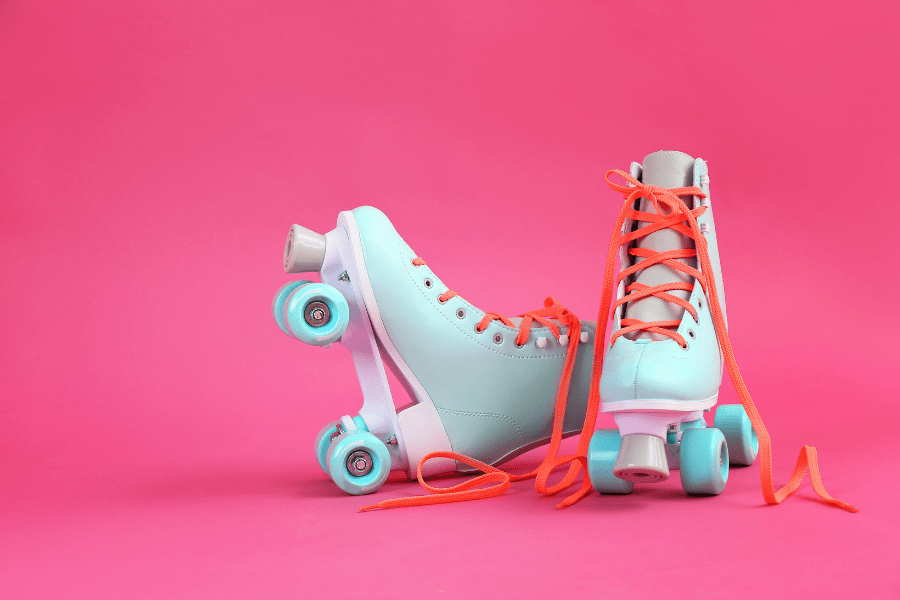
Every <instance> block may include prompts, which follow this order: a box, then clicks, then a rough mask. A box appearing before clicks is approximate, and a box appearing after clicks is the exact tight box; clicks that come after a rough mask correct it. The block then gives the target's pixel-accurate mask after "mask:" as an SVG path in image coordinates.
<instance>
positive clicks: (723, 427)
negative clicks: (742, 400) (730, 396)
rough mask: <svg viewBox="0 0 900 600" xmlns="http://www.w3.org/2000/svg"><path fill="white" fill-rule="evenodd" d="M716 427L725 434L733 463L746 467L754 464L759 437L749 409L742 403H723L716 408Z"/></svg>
mask: <svg viewBox="0 0 900 600" xmlns="http://www.w3.org/2000/svg"><path fill="white" fill-rule="evenodd" d="M714 425H715V428H716V429H718V430H719V431H721V432H722V434H723V435H724V436H725V442H727V443H728V456H729V458H730V460H731V464H733V465H738V466H741V467H746V466H749V465H752V464H753V461H755V460H756V455H757V453H758V452H759V438H757V437H756V432H755V431H754V430H753V425H752V424H751V423H750V417H748V416H747V411H745V410H744V407H743V406H741V405H740V404H723V405H722V406H720V407H719V408H717V409H716V419H715V422H714Z"/></svg>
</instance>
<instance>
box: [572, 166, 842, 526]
mask: <svg viewBox="0 0 900 600" xmlns="http://www.w3.org/2000/svg"><path fill="white" fill-rule="evenodd" d="M612 174H616V175H619V176H620V177H622V178H623V179H625V181H626V182H627V185H619V184H616V183H613V182H612V181H610V179H609V177H610V175H612ZM606 182H607V184H608V185H609V187H610V188H612V189H613V190H615V191H617V192H619V193H621V194H622V195H623V196H624V198H625V203H624V205H623V206H622V210H621V211H620V212H619V217H618V219H617V220H616V225H615V226H614V228H613V236H612V239H611V240H610V245H609V252H608V254H607V264H606V271H605V276H604V286H603V299H602V300H601V303H600V319H601V322H600V323H598V328H597V333H596V339H595V347H594V360H595V365H594V371H593V381H592V385H591V395H590V399H589V407H593V406H595V405H596V404H597V403H598V402H599V403H600V409H601V410H602V411H604V412H608V413H611V414H612V416H613V418H614V419H615V421H616V425H618V427H619V429H618V431H616V430H599V431H596V432H595V433H594V435H593V437H592V438H591V442H590V445H589V447H588V451H587V455H586V456H579V459H580V460H585V461H586V463H587V469H588V473H589V476H590V480H591V483H592V484H593V487H594V489H595V490H597V491H599V492H601V493H607V494H627V493H629V492H631V490H632V489H633V487H634V484H635V482H645V481H646V482H654V481H662V480H664V479H666V478H667V477H668V476H669V470H670V469H679V471H680V473H681V485H682V488H683V489H684V491H685V492H687V493H688V494H694V495H716V494H719V493H721V492H722V490H723V489H724V488H725V483H726V481H727V480H728V468H729V463H731V464H732V465H750V464H752V463H753V462H754V460H755V459H756V456H757V452H758V453H759V458H760V461H759V462H760V469H759V474H760V487H761V488H762V494H763V498H765V501H766V503H768V504H780V503H781V502H782V501H784V499H785V498H787V497H788V496H790V495H791V494H793V493H794V492H795V491H796V490H797V489H798V488H799V487H800V483H801V482H802V481H803V479H804V477H805V475H806V472H807V471H809V475H810V482H811V483H812V487H813V489H814V490H815V492H816V493H817V494H818V495H819V497H820V498H821V499H822V500H823V501H824V502H825V503H826V504H828V505H831V506H834V507H837V508H842V509H844V510H847V511H850V512H856V511H857V509H856V508H855V507H853V506H851V505H850V504H847V503H846V502H844V501H842V500H838V499H836V498H833V497H832V496H830V495H829V494H828V492H827V491H826V490H825V486H824V484H823V483H822V476H821V473H820V471H819V464H818V455H817V453H816V449H815V448H814V447H812V446H803V447H802V448H801V450H800V455H799V456H798V458H797V462H796V463H795V465H794V470H793V472H792V474H791V477H790V480H789V481H788V482H787V483H786V484H785V485H783V486H782V487H781V488H776V487H775V483H774V477H773V472H772V471H773V470H772V444H771V439H770V437H769V433H768V431H767V430H766V426H765V424H764V423H763V421H762V418H761V417H760V415H759V411H758V410H757V408H756V405H755V404H754V402H753V399H752V398H751V397H750V392H749V390H748V389H747V385H746V384H745V383H744V379H743V377H742V376H741V372H740V369H739V368H738V366H737V359H736V358H735V356H734V350H733V349H732V347H731V341H730V339H729V337H728V324H727V320H726V315H725V298H724V293H723V291H722V271H721V268H720V266H719V251H718V244H717V243H716V227H715V222H714V220H713V213H712V206H711V204H710V198H709V174H708V170H707V166H706V163H705V162H704V161H703V160H701V159H699V158H698V159H696V160H695V159H693V158H691V157H690V156H688V155H687V154H684V153H681V152H655V153H653V154H650V155H649V156H647V157H646V158H645V159H644V164H643V165H639V164H637V163H633V164H632V166H631V174H630V175H629V174H628V173H624V172H622V171H608V172H607V173H606ZM616 254H618V261H619V265H620V267H621V272H620V273H619V276H618V279H617V280H616V281H615V285H613V283H614V282H613V274H614V262H615V259H616ZM613 289H615V294H616V300H615V302H612V295H613ZM610 308H612V311H613V314H612V317H613V321H614V333H613V334H612V336H611V338H610V346H609V349H608V350H607V352H606V355H605V356H603V353H602V352H601V346H602V340H603V339H604V337H605V332H606V317H607V315H608V314H609V310H610ZM723 364H724V365H725V367H727V369H728V374H729V376H730V377H731V381H732V383H733V384H734V389H735V391H736V392H737V395H738V398H740V400H741V404H739V405H724V406H720V407H719V408H718V410H717V411H716V414H715V420H714V422H713V427H709V426H708V425H707V423H706V420H705V419H704V413H705V412H708V411H709V410H711V409H712V407H713V406H714V405H715V404H716V400H717V398H718V392H719V385H720V384H721V382H722V366H723ZM589 410H590V409H589ZM582 495H583V494H582Z"/></svg>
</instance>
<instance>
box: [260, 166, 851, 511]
mask: <svg viewBox="0 0 900 600" xmlns="http://www.w3.org/2000/svg"><path fill="white" fill-rule="evenodd" d="M612 173H614V172H613V171H610V172H609V173H607V182H608V183H609V185H610V187H612V188H613V189H614V190H616V191H619V192H621V193H623V195H624V196H625V198H626V200H625V205H624V206H623V209H622V211H621V212H620V215H619V218H618V221H617V224H616V227H615V229H614V235H613V239H612V241H611V243H610V249H609V256H608V262H607V265H606V269H605V271H606V277H605V279H606V281H605V285H604V293H603V294H604V295H603V300H602V303H601V309H600V316H599V318H598V322H597V323H594V322H588V321H580V320H579V319H578V318H577V317H575V316H574V315H572V314H571V313H570V312H569V311H568V310H567V309H565V308H564V307H563V306H562V305H560V304H559V303H558V302H556V301H555V300H553V299H552V298H551V299H548V300H547V301H546V302H545V306H544V307H543V308H541V309H538V310H535V311H531V312H529V313H524V314H523V315H520V316H519V317H515V318H507V317H505V316H503V315H500V314H497V313H491V312H485V311H482V310H480V309H478V308H477V307H475V306H473V305H472V304H470V303H469V302H467V301H466V300H464V299H463V298H462V297H460V296H459V295H457V294H456V293H455V292H453V291H451V290H450V289H449V288H448V287H447V286H446V285H445V284H444V283H443V282H442V281H441V280H440V279H439V278H438V277H437V276H436V275H435V274H434V272H433V271H432V270H431V269H430V268H429V267H428V265H427V263H426V262H425V261H424V260H423V259H422V258H420V257H418V256H417V255H416V254H415V253H414V252H413V251H412V249H410V247H409V246H408V245H407V244H406V243H405V242H404V241H403V239H402V238H401V237H400V236H399V235H398V234H397V232H396V231H395V229H394V227H393V226H392V225H391V223H390V221H388V219H387V217H385V215H384V214H382V213H381V212H380V211H378V210H376V209H374V208H371V207H361V208H357V209H354V210H352V211H347V212H342V213H340V215H339V217H338V223H337V227H336V228H335V229H334V230H332V231H330V232H329V233H327V234H326V235H324V236H323V235H320V234H317V233H314V232H312V231H310V230H308V229H305V228H303V227H300V226H298V225H294V226H293V227H292V228H291V230H290V232H289V234H288V239H287V242H286V245H285V252H284V269H285V271H286V272H288V273H306V272H318V273H319V276H320V279H321V281H320V282H310V281H303V280H301V281H293V282H291V283H289V284H287V285H285V286H284V287H282V288H281V290H279V292H278V294H277V295H276V297H275V299H274V301H273V304H272V311H273V315H274V318H275V321H276V322H277V323H278V325H279V327H280V328H281V329H282V330H283V331H284V332H285V333H286V334H288V335H290V336H292V337H295V338H297V339H299V340H300V341H303V342H305V343H307V344H311V345H317V346H323V347H329V346H330V345H331V344H333V343H335V342H340V344H341V345H343V346H344V347H346V348H347V349H348V350H349V351H350V353H351V356H352V358H353V362H354V365H355V367H356V372H357V376H358V377H359V382H360V386H361V387H362V392H363V405H362V408H361V409H360V411H359V414H358V415H356V416H351V415H345V416H343V417H341V418H340V419H339V420H336V421H334V422H332V423H329V424H327V425H326V426H325V427H324V428H323V429H322V431H321V432H320V433H319V435H318V436H317V437H316V440H315V444H314V450H315V455H316V458H317V460H318V463H319V465H320V466H321V467H322V469H323V470H324V471H325V472H326V473H328V474H329V475H330V476H331V478H332V480H333V481H334V482H335V484H337V486H338V487H340V488H341V489H342V490H344V491H345V492H347V493H350V494H355V495H360V494H368V493H371V492H373V491H375V490H377V489H378V488H379V487H380V486H381V485H382V484H383V483H384V482H385V480H386V479H387V477H388V474H389V473H390V471H392V470H398V471H404V472H405V473H406V475H407V476H408V477H409V478H411V479H413V478H416V477H418V478H419V480H420V481H422V483H423V485H424V486H425V487H426V488H427V489H428V490H429V491H431V492H433V493H434V495H430V496H418V497H414V498H408V499H398V500H389V501H386V502H382V503H380V504H378V505H376V506H378V507H391V506H404V505H411V504H430V503H437V502H446V501H456V500H466V499H471V498H477V497H485V496H490V495H496V494H499V493H502V492H503V491H505V489H506V488H507V487H508V485H509V482H510V481H511V480H516V479H522V478H526V477H535V478H536V479H537V488H538V491H540V492H542V493H545V494H553V493H556V492H558V491H560V490H562V489H564V488H566V487H568V486H570V485H571V484H572V483H573V482H574V480H575V479H576V477H577V475H578V473H579V471H580V470H581V469H582V468H584V467H586V471H587V474H586V477H585V481H584V482H583V484H582V488H581V490H580V491H579V492H578V493H576V494H575V495H573V496H571V497H570V498H569V499H567V500H566V502H564V503H563V504H565V505H567V504H571V503H573V502H575V501H577V500H578V499H580V498H581V497H583V496H584V495H587V494H588V493H590V491H591V488H593V489H594V490H596V491H598V492H601V493H607V494H627V493H630V492H631V491H632V489H633V487H634V484H635V483H652V482H659V481H663V480H665V479H667V478H668V477H669V473H670V470H672V469H678V470H679V471H680V474H681V483H682V487H683V489H684V491H685V492H687V493H688V494H692V495H715V494H719V493H721V492H722V491H723V490H724V488H725V484H726V481H727V479H728V471H729V465H750V464H752V463H753V462H754V460H755V459H756V457H757V453H758V452H759V451H760V444H762V451H763V453H764V459H765V460H764V463H765V464H764V465H763V468H762V469H761V471H762V472H763V493H764V496H765V497H766V500H767V501H769V502H770V503H777V502H780V501H781V499H783V498H779V497H778V495H779V494H781V495H782V496H786V495H789V494H790V493H791V492H792V491H793V489H790V490H784V489H783V490H780V491H779V492H775V491H774V489H772V490H769V489H768V488H771V487H772V485H771V462H770V459H769V458H768V456H769V445H768V443H769V442H768V434H767V433H766V432H765V428H764V426H763V425H762V421H761V420H760V419H759V415H758V413H757V412H756V409H755V407H753V404H752V400H750V398H749V394H747V393H746V388H745V387H743V383H742V381H741V382H740V383H739V384H738V382H737V381H736V387H737V388H738V393H739V396H741V400H742V405H724V406H721V407H719V408H718V410H717V411H716V413H715V419H714V421H713V425H712V426H709V425H708V424H707V422H706V419H705V414H706V413H708V412H709V411H710V410H711V409H712V408H713V407H714V406H715V404H716V401H717V398H718V390H719V386H720V384H721V380H722V371H723V364H724V363H728V366H729V369H730V370H731V371H732V373H731V375H732V379H733V380H735V373H736V372H737V367H736V364H735V363H734V360H733V354H731V348H730V343H729V342H728V340H727V331H726V325H725V303H724V298H723V296H722V283H721V282H722V276H721V269H720V266H719V257H718V247H717V243H716V230H715V224H714V220H713V213H712V208H711V205H710V201H709V177H708V171H707V165H706V163H705V162H704V161H703V160H701V159H693V158H691V157H690V156H688V155H686V154H683V153H681V152H656V153H653V154H651V155H649V156H647V157H646V158H645V160H644V163H643V165H640V164H638V163H633V164H632V168H631V172H630V174H626V173H623V172H621V171H618V172H616V173H618V174H619V175H621V176H622V177H623V178H624V179H625V180H626V185H618V184H614V183H612V182H611V181H609V176H610V175H611V174H612ZM616 255H618V263H619V265H620V273H619V276H618V279H617V280H616V281H613V274H614V269H615V267H614V262H615V260H616ZM613 290H615V296H616V300H615V302H612V295H613ZM610 308H612V311H613V314H612V318H613V321H614V333H613V334H612V337H611V340H610V345H609V347H608V348H607V349H606V353H605V358H604V346H605V333H606V321H607V318H608V316H609V311H610ZM385 366H387V367H388V368H389V369H391V371H392V372H393V373H394V374H395V375H396V376H397V378H398V379H399V380H400V382H401V383H402V384H403V386H404V388H405V389H406V391H407V392H408V394H409V398H410V403H409V404H407V405H405V406H404V407H403V408H401V409H399V410H396V409H395V404H394V399H393V397H392V395H391V391H390V388H389V385H388V380H387V376H386V372H385ZM736 376H737V379H738V380H739V379H740V374H739V373H737V375H736ZM598 410H600V411H603V412H608V413H611V414H612V416H613V418H614V420H615V422H616V425H617V427H618V429H617V430H598V431H596V432H595V431H594V426H595V421H596V416H597V411H598ZM748 413H749V414H748ZM578 433H580V434H581V437H580V439H579V443H578V447H577V450H576V452H575V453H574V454H573V455H569V456H562V457H561V456H558V451H559V444H560V441H561V440H562V438H563V437H566V436H569V435H575V434H578ZM547 443H549V444H550V447H549V450H548V454H547V458H546V459H545V461H544V462H543V463H542V465H541V466H540V467H539V468H538V469H537V470H535V471H534V472H532V473H529V474H527V475H524V476H512V475H509V474H506V473H504V472H503V471H501V470H500V469H498V468H496V465H499V464H501V463H503V462H505V461H507V460H509V459H511V458H513V457H515V456H517V455H519V454H521V453H523V452H525V451H527V450H530V449H532V448H535V447H537V446H540V445H543V444H547ZM806 448H807V447H805V450H804V451H806ZM803 456H804V455H803V454H802V453H801V459H803ZM812 458H813V460H812V461H807V463H811V464H810V468H811V470H813V471H814V472H813V479H814V485H815V483H816V481H818V476H817V475H818V474H817V471H816V470H815V469H814V467H815V464H814V463H815V460H814V459H815V456H814V449H813V454H812ZM567 463H571V466H570V469H569V472H568V473H567V474H566V475H565V476H564V477H563V480H562V481H561V482H559V483H558V484H556V485H554V486H548V484H547V480H548V477H549V475H550V472H551V471H553V470H554V469H556V468H557V467H560V466H562V465H565V464H567ZM798 469H800V464H799V461H798ZM453 471H458V472H472V471H481V472H484V473H485V474H484V475H482V476H481V477H479V478H476V479H475V480H471V481H469V482H467V483H465V484H460V485H458V486H454V487H451V488H448V489H442V488H434V487H431V486H430V485H428V484H426V483H425V481H424V477H427V476H429V475H435V474H438V473H446V472H453ZM803 472H805V467H804V469H803V470H802V471H801V475H802V473H803ZM767 473H768V475H767ZM795 475H796V470H795ZM767 477H768V479H767ZM490 483H493V484H494V486H493V487H489V488H487V489H485V488H484V487H480V486H483V485H484V484H490ZM797 485H799V481H798V482H797ZM793 488H794V489H795V488H796V485H794V486H793ZM817 490H818V487H817ZM822 492H824V489H823V490H822ZM825 496H827V494H825ZM823 497H824V496H823ZM826 499H830V497H828V498H826ZM832 500H833V499H832ZM833 502H834V503H839V501H836V500H834V501H833ZM839 504H842V503H839ZM843 507H844V508H852V507H849V506H843Z"/></svg>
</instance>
